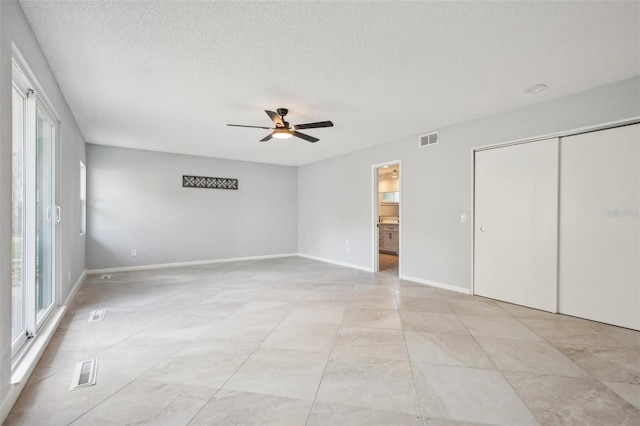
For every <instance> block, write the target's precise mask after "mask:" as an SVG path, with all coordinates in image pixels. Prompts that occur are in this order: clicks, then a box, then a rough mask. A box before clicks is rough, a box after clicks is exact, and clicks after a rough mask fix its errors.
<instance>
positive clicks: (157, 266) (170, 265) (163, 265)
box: [87, 253, 298, 274]
mask: <svg viewBox="0 0 640 426" xmlns="http://www.w3.org/2000/svg"><path fill="white" fill-rule="evenodd" d="M293 256H298V254H297V253H283V254H268V255H264V256H247V257H230V258H227V259H210V260H194V261H188V262H174V263H157V264H152V265H139V266H122V267H117V268H102V269H89V270H88V271H87V273H88V274H104V273H109V272H125V271H143V270H146V269H161V268H178V267H180V266H196V265H208V264H210V263H226V262H241V261H244V260H261V259H275V258H278V257H293Z"/></svg>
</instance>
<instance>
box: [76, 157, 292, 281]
mask: <svg viewBox="0 0 640 426" xmlns="http://www.w3.org/2000/svg"><path fill="white" fill-rule="evenodd" d="M87 147H88V148H87V161H88V163H87V185H88V188H87V190H88V194H89V195H88V235H89V238H88V243H87V266H88V268H89V269H103V268H113V267H127V266H140V265H153V264H162V263H173V262H185V261H199V260H214V259H228V258H236V257H247V256H264V255H278V254H287V253H296V252H297V238H298V236H297V233H298V225H297V204H298V193H297V169H296V168H295V167H290V166H274V165H267V164H258V163H250V162H245V161H231V160H221V159H214V158H206V157H195V156H189V155H176V154H167V153H161V152H153V151H142V150H135V149H126V148H114V147H107V146H101V145H91V144H89V145H87ZM182 175H195V176H212V177H227V178H237V179H238V180H239V189H238V190H237V191H234V190H223V189H201V188H183V187H182ZM131 249H136V250H137V251H138V255H137V256H136V257H132V256H131Z"/></svg>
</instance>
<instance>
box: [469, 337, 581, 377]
mask: <svg viewBox="0 0 640 426" xmlns="http://www.w3.org/2000/svg"><path fill="white" fill-rule="evenodd" d="M476 340H477V341H478V343H480V346H481V347H482V349H484V351H485V352H486V353H487V355H488V356H489V358H490V359H491V361H493V363H494V365H495V366H496V368H497V369H498V370H500V371H517V372H522V373H540V374H551V375H557V376H569V377H583V378H591V375H590V374H589V373H587V372H586V371H585V370H584V369H582V368H580V367H579V366H577V365H576V364H575V363H574V362H573V361H571V360H570V359H569V358H567V357H566V356H565V355H563V354H562V353H561V352H560V351H558V350H557V349H555V348H554V347H553V346H551V345H550V344H548V343H546V342H540V341H535V340H521V339H503V338H498V337H476Z"/></svg>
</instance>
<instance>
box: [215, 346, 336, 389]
mask: <svg viewBox="0 0 640 426" xmlns="http://www.w3.org/2000/svg"><path fill="white" fill-rule="evenodd" d="M326 362H327V355H326V354H322V353H316V352H302V351H287V350H281V349H258V350H257V351H256V352H254V353H253V354H252V355H251V356H250V357H249V359H247V360H246V361H245V363H244V364H243V365H242V367H240V369H238V371H236V373H235V374H234V375H233V376H232V377H231V379H229V381H228V382H227V384H226V385H225V386H224V388H225V389H231V390H239V391H244V392H252V393H263V394H268V395H275V396H283V397H290V398H298V399H305V400H308V401H312V400H313V398H314V397H315V394H316V391H317V389H318V385H319V383H320V379H321V378H322V372H323V371H324V367H325V365H326Z"/></svg>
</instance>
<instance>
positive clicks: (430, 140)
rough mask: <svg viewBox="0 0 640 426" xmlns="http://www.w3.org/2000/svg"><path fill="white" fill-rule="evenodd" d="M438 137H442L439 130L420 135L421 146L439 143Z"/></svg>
mask: <svg viewBox="0 0 640 426" xmlns="http://www.w3.org/2000/svg"><path fill="white" fill-rule="evenodd" d="M438 139H440V138H439V136H438V132H433V133H428V134H426V135H422V136H420V148H422V147H425V146H428V145H435V144H437V143H438Z"/></svg>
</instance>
